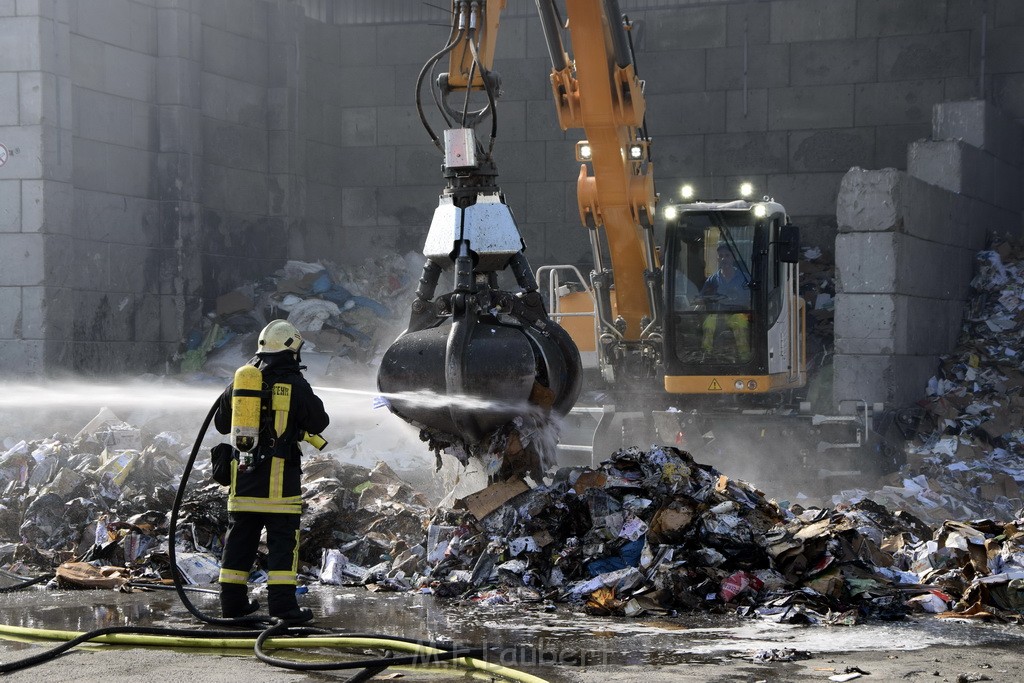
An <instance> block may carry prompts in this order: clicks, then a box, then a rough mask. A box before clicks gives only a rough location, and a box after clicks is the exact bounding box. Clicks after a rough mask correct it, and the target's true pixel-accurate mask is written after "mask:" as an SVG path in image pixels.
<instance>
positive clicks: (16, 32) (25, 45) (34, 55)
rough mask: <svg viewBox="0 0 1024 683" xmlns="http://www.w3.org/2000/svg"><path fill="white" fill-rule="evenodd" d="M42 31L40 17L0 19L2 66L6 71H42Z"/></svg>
mask: <svg viewBox="0 0 1024 683" xmlns="http://www.w3.org/2000/svg"><path fill="white" fill-rule="evenodd" d="M40 31H41V24H40V19H39V18H38V17H4V18H0V64H3V65H4V70H5V71H39V70H41V68H42V62H41V58H42V54H41V51H40V49H41V46H42V42H41V37H40Z"/></svg>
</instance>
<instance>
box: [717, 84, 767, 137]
mask: <svg viewBox="0 0 1024 683" xmlns="http://www.w3.org/2000/svg"><path fill="white" fill-rule="evenodd" d="M766 130H768V91H767V90H763V89H758V90H730V91H728V92H727V93H726V94H725V131H726V132H727V133H752V132H757V131H766Z"/></svg>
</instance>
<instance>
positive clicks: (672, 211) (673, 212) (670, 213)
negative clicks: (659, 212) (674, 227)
mask: <svg viewBox="0 0 1024 683" xmlns="http://www.w3.org/2000/svg"><path fill="white" fill-rule="evenodd" d="M678 215H679V209H677V208H676V207H674V206H666V207H665V220H667V221H671V220H675V217H676V216H678Z"/></svg>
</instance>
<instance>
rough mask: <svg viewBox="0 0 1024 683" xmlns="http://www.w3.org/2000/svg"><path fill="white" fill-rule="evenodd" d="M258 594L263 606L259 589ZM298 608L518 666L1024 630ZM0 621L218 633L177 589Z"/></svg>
mask: <svg viewBox="0 0 1024 683" xmlns="http://www.w3.org/2000/svg"><path fill="white" fill-rule="evenodd" d="M256 595H257V597H258V598H259V599H260V601H261V603H262V604H263V605H264V606H265V604H266V599H265V596H264V595H263V591H262V590H257V591H256ZM188 596H189V598H190V600H191V601H192V602H193V604H194V605H195V607H196V608H197V609H198V610H199V611H201V612H203V613H207V614H210V615H211V616H217V615H218V612H217V609H218V601H217V595H216V592H215V591H214V590H211V589H209V588H204V589H198V590H197V589H192V590H189V592H188ZM300 602H301V604H303V605H306V606H309V607H311V608H312V609H313V612H314V613H315V614H316V615H317V621H316V624H315V625H316V626H319V627H322V628H333V629H340V630H343V631H344V632H348V633H375V634H380V635H390V636H401V637H405V638H417V639H426V640H451V641H454V642H456V643H460V644H467V645H472V646H478V647H486V648H490V649H491V652H492V656H491V657H490V658H489V659H490V660H491V661H493V662H495V663H499V664H502V665H505V666H513V667H516V666H520V667H521V666H528V667H530V666H532V667H545V666H548V665H563V666H564V665H572V666H580V665H589V666H594V665H602V664H611V665H643V664H648V665H653V664H660V665H669V664H684V663H692V662H703V663H714V662H716V661H721V662H726V661H730V660H732V659H733V658H734V657H735V656H736V655H738V654H739V655H753V654H755V653H757V652H760V651H764V650H771V649H780V648H793V649H795V650H802V651H807V652H811V653H815V652H831V653H836V652H853V651H869V650H879V649H884V650H887V651H889V650H894V649H899V650H914V649H921V648H925V647H929V646H933V645H939V644H947V645H955V646H963V645H982V644H995V643H1007V642H1016V643H1024V631H1022V630H1021V629H1020V628H1019V627H1016V626H1010V627H1003V626H999V625H991V624H981V623H968V622H959V621H946V620H939V619H935V618H931V617H926V616H922V617H920V618H915V619H908V620H906V621H903V622H889V623H874V624H866V625H861V626H854V627H824V626H811V627H803V626H788V625H778V624H774V623H771V622H767V621H760V620H758V621H751V620H741V619H739V618H736V617H733V616H728V615H707V614H688V615H682V616H680V617H674V618H653V619H644V618H637V619H627V618H608V617H592V616H589V615H586V614H582V613H578V612H576V611H572V610H570V609H569V608H568V607H567V606H565V605H558V606H557V607H556V609H555V610H554V611H546V610H545V609H544V607H543V606H542V605H531V604H520V605H518V606H512V605H477V604H470V603H455V602H450V601H441V600H437V599H435V598H433V597H432V596H430V595H422V594H415V593H368V592H367V591H365V590H362V589H355V588H339V587H334V586H312V587H310V590H309V592H308V593H306V594H305V595H302V596H300ZM0 623H3V624H10V625H14V626H22V627H28V628H35V629H56V630H72V631H88V630H92V629H96V628H100V627H103V626H115V625H118V626H128V625H135V626H158V627H166V628H200V629H201V628H214V627H207V626H205V625H202V624H198V623H197V620H196V619H195V618H194V617H193V616H192V615H191V614H190V613H189V612H188V611H187V610H186V609H185V607H184V606H183V605H182V604H181V602H180V600H179V599H178V595H177V593H176V592H175V591H173V590H152V591H136V592H132V593H120V592H116V591H73V592H66V591H52V590H44V589H30V590H27V591H21V592H17V593H10V594H3V595H0ZM895 644H898V645H895ZM0 647H3V648H10V649H14V648H16V647H17V645H16V644H14V643H10V642H8V643H7V644H5V645H2V646H0Z"/></svg>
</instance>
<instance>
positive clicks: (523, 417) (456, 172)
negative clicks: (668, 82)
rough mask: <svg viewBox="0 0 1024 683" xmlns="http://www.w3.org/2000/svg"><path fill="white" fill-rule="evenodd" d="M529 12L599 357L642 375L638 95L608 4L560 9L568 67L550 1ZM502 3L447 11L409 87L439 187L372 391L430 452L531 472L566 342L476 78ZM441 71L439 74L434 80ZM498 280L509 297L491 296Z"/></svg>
mask: <svg viewBox="0 0 1024 683" xmlns="http://www.w3.org/2000/svg"><path fill="white" fill-rule="evenodd" d="M536 2H537V8H538V16H539V18H540V21H541V25H542V28H543V31H544V36H545V39H546V42H547V46H548V52H549V55H550V57H551V61H552V73H551V84H552V88H553V92H554V95H555V103H556V108H557V114H558V119H559V122H560V124H561V126H562V128H563V129H569V128H583V129H584V131H585V133H586V135H587V140H585V141H582V142H581V143H579V144H578V145H577V150H578V156H579V158H580V159H581V160H582V161H583V163H582V164H581V169H580V175H579V179H578V194H579V207H580V217H581V221H582V223H583V224H584V225H585V226H586V227H587V228H588V229H589V230H590V234H591V245H592V249H593V254H594V263H595V272H594V274H593V278H592V283H591V284H592V286H593V288H594V291H595V292H596V293H597V298H598V302H599V303H598V318H599V321H600V323H599V326H600V330H601V333H600V340H601V344H602V348H603V349H604V350H605V351H606V353H607V354H608V358H609V359H611V361H610V362H622V363H629V364H631V365H632V366H643V367H645V368H648V369H650V368H653V363H656V356H657V351H656V349H657V343H656V342H657V340H658V339H659V334H658V331H657V330H658V326H659V321H658V318H659V310H660V307H659V305H658V294H659V289H660V284H659V283H660V270H659V268H658V263H657V255H656V251H655V248H654V243H653V237H652V228H651V218H652V216H653V213H654V204H655V194H654V188H653V180H652V175H651V170H652V164H651V163H650V159H649V151H650V147H649V140H648V139H647V137H646V135H645V134H644V132H643V117H644V109H645V105H644V100H643V88H642V82H641V81H640V80H639V79H638V78H637V76H636V73H635V69H634V67H633V60H632V57H631V50H630V47H629V41H628V36H627V34H626V30H627V28H628V26H629V24H628V21H625V20H624V19H621V18H620V15H619V12H618V5H617V1H616V0H567V2H566V5H565V7H566V10H567V13H566V16H567V17H568V19H569V22H568V29H569V31H570V33H571V39H572V44H573V46H574V47H575V48H576V52H577V57H576V58H575V59H571V58H570V57H569V55H568V53H567V51H566V50H565V48H564V46H563V42H562V33H563V30H564V28H565V24H563V22H562V21H561V19H560V15H559V13H558V8H557V6H556V5H555V2H554V0H536ZM504 8H505V0H452V3H451V9H452V12H451V18H452V22H451V26H450V31H449V35H448V39H447V41H446V42H445V44H444V46H443V47H442V48H441V49H440V50H439V51H438V52H437V53H435V54H434V55H433V56H431V57H430V59H428V60H427V62H426V64H424V67H423V69H422V70H421V72H420V75H419V78H418V79H417V86H416V102H417V107H418V110H419V113H420V119H421V121H422V123H423V125H424V128H425V129H426V131H427V133H428V135H429V136H430V138H431V140H432V141H433V143H434V144H435V145H436V146H437V147H438V149H439V151H440V152H441V153H442V154H443V156H444V163H443V169H444V171H443V172H444V178H445V188H444V190H443V192H442V193H441V195H440V198H439V204H438V207H437V209H436V210H435V212H434V216H433V219H432V221H431V225H430V228H429V231H428V234H427V238H426V241H425V244H424V250H423V253H424V256H425V257H426V263H425V265H424V268H423V274H422V276H421V278H420V284H419V288H418V289H417V292H416V297H415V299H414V300H413V302H412V305H411V313H410V318H409V324H408V327H407V328H406V330H405V332H403V333H402V335H400V336H399V338H398V339H397V340H396V341H395V342H394V344H392V345H391V347H390V348H389V349H388V350H387V351H386V353H385V354H384V357H383V359H382V362H381V366H380V369H379V371H378V388H379V389H380V390H381V391H382V392H383V394H384V395H385V397H387V398H388V400H389V404H390V408H391V410H392V412H394V413H395V414H397V415H398V416H399V417H401V418H402V419H404V420H406V421H407V422H410V423H411V424H413V425H416V426H418V427H420V428H421V436H422V438H424V440H426V441H428V443H429V444H430V446H431V447H432V448H433V449H434V450H435V451H440V450H445V451H447V452H449V453H453V454H454V455H456V456H458V457H460V459H462V460H463V461H465V460H466V459H467V458H468V456H470V455H474V456H477V457H480V458H486V457H487V456H488V455H501V456H504V457H505V458H506V459H508V458H509V457H510V456H513V455H516V454H518V453H520V452H522V451H524V450H527V451H529V450H531V449H532V450H533V451H535V452H537V453H536V455H538V456H539V458H540V459H541V461H542V462H543V460H544V458H545V457H551V456H553V450H554V438H553V435H552V433H551V431H550V429H551V427H552V426H553V425H554V424H555V423H556V422H557V420H558V418H559V417H560V416H562V415H564V414H565V413H567V412H568V411H569V410H570V409H571V408H572V406H573V405H574V403H575V401H576V399H577V397H578V395H579V392H580V384H581V382H580V376H581V363H580V356H579V352H578V350H577V348H576V346H575V344H574V343H573V340H572V338H571V337H570V336H569V335H568V334H567V333H566V332H565V331H564V330H563V329H562V328H561V327H560V326H559V325H557V324H556V323H555V322H554V321H552V320H551V318H549V317H548V312H547V310H546V307H545V304H544V301H543V299H542V297H541V295H540V293H539V292H538V287H537V282H536V280H535V278H534V275H533V271H532V270H531V268H530V265H529V262H528V261H527V259H526V256H525V254H524V249H525V245H524V243H523V240H522V237H521V235H520V233H519V229H518V227H517V225H516V222H515V218H514V216H513V214H512V210H511V208H510V207H509V206H508V205H507V204H506V203H505V197H504V195H503V193H502V192H501V190H500V187H499V185H498V182H497V175H498V174H497V167H496V163H495V159H494V155H493V151H494V144H495V140H496V139H497V137H498V132H499V128H498V123H499V116H498V108H497V100H498V98H499V96H500V90H501V88H500V79H499V78H498V76H497V74H496V73H495V72H494V71H493V70H492V68H491V67H492V65H493V55H494V48H495V40H496V38H497V31H498V27H499V23H500V15H501V11H502V10H503V9H504ZM444 63H447V66H448V71H447V72H444V73H441V74H438V75H437V76H436V77H434V71H435V68H436V67H438V66H439V65H441V64H444ZM427 83H430V84H431V85H432V86H434V88H433V89H432V91H431V97H432V99H433V101H434V103H435V105H436V111H435V112H434V113H433V122H432V121H431V117H430V116H428V113H427V111H426V109H425V107H424V98H423V97H422V91H423V89H424V86H425V84H427ZM438 118H440V125H437V120H438ZM438 130H440V131H441V132H440V133H438V132H437V131H438ZM482 138H483V139H482ZM606 249H607V253H608V254H609V258H608V259H606V257H605V256H604V254H605V250H606ZM606 260H609V261H610V262H609V263H608V264H607V265H606ZM506 270H507V271H509V272H510V273H511V275H512V277H513V278H514V280H515V283H516V286H517V288H516V289H513V290H506V289H501V288H500V287H499V275H500V274H501V273H502V272H503V271H506ZM612 272H614V273H615V277H614V279H613V277H612ZM442 283H445V284H444V285H442ZM449 284H450V289H449V286H448V285H449ZM439 290H440V291H439ZM638 357H640V358H643V359H645V360H644V362H642V363H637V362H636V360H635V359H636V358H638Z"/></svg>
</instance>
